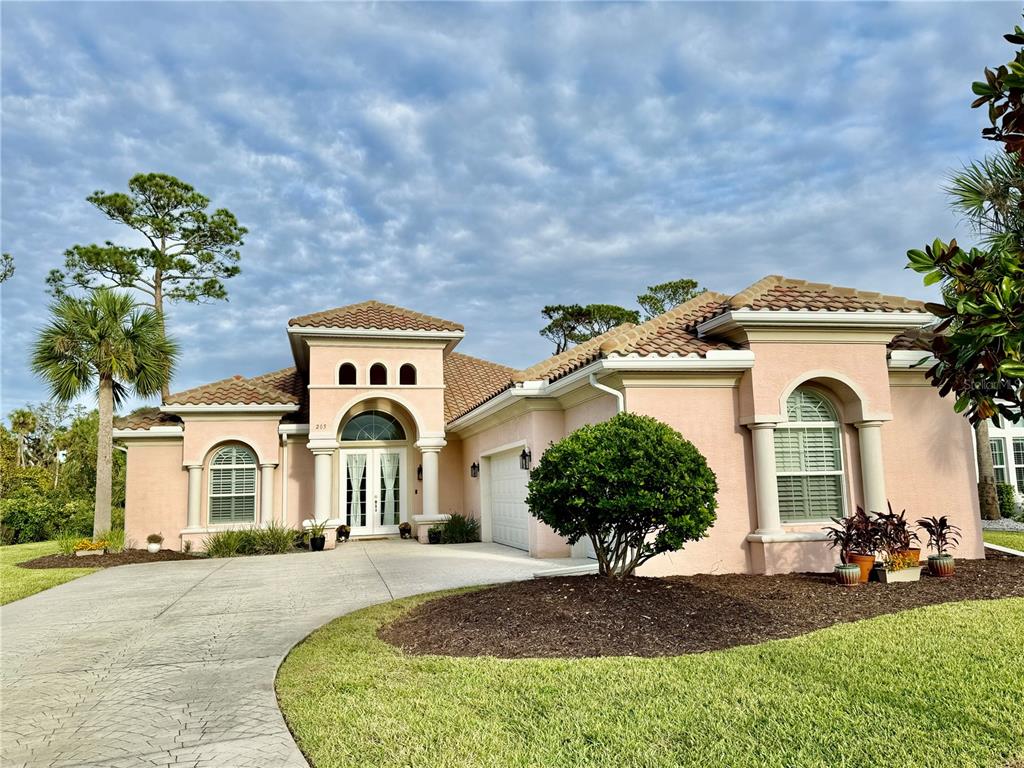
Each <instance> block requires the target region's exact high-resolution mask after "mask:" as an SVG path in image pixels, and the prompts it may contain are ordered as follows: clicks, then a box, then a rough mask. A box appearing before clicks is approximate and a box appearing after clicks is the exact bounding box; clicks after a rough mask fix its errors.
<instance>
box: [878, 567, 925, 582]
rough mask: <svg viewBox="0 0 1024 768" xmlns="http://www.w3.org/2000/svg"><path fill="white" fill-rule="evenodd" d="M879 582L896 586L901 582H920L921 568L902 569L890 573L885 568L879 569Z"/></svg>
mask: <svg viewBox="0 0 1024 768" xmlns="http://www.w3.org/2000/svg"><path fill="white" fill-rule="evenodd" d="M878 580H879V581H880V582H882V583H883V584H894V583H896V582H899V581H920V580H921V566H916V567H914V568H900V570H898V571H889V570H886V569H885V568H879V569H878Z"/></svg>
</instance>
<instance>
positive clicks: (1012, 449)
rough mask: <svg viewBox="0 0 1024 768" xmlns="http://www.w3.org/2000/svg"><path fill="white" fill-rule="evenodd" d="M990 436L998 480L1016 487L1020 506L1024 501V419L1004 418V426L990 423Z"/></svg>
mask: <svg viewBox="0 0 1024 768" xmlns="http://www.w3.org/2000/svg"><path fill="white" fill-rule="evenodd" d="M988 437H989V445H991V446H992V467H993V468H994V469H995V474H996V482H997V483H1009V484H1010V485H1012V486H1013V487H1014V490H1016V491H1017V504H1018V506H1019V505H1020V504H1022V503H1024V420H1021V421H1017V422H1011V421H1006V420H1003V425H1002V427H997V426H996V425H995V424H989V428H988Z"/></svg>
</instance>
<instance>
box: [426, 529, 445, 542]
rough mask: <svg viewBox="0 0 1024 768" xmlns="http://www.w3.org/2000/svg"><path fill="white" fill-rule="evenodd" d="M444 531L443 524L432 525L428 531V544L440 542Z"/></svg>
mask: <svg viewBox="0 0 1024 768" xmlns="http://www.w3.org/2000/svg"><path fill="white" fill-rule="evenodd" d="M443 531H444V529H443V528H441V526H439V525H432V526H430V529H429V530H428V531H427V543H428V544H440V543H441V535H442V533H443Z"/></svg>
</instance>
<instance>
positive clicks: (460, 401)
mask: <svg viewBox="0 0 1024 768" xmlns="http://www.w3.org/2000/svg"><path fill="white" fill-rule="evenodd" d="M515 373H516V370H515V369H514V368H509V367H508V366H505V365H499V364H498V363H492V362H490V361H488V360H481V359H480V358H478V357H470V356H469V355H462V354H459V353H458V352H451V353H449V354H448V355H447V356H446V357H445V359H444V386H445V389H444V420H445V422H451V421H454V420H455V419H457V418H459V416H462V415H463V414H465V413H468V412H469V411H471V410H473V409H474V408H476V407H477V406H478V405H480V404H482V403H484V402H486V401H487V400H490V399H491V398H492V397H494V396H496V395H498V394H500V393H501V392H504V391H505V390H506V389H508V388H509V387H511V386H512V377H513V375H514V374H515Z"/></svg>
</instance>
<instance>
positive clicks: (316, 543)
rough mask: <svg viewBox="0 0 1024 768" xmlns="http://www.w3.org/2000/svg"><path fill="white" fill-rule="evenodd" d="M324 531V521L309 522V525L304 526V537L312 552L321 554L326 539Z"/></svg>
mask: <svg viewBox="0 0 1024 768" xmlns="http://www.w3.org/2000/svg"><path fill="white" fill-rule="evenodd" d="M326 530H327V521H326V520H319V521H318V520H310V521H309V525H308V526H306V537H307V538H308V539H309V548H310V549H311V550H312V551H313V552H323V550H324V545H325V544H327V537H326V536H325V535H324V531H326Z"/></svg>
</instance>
